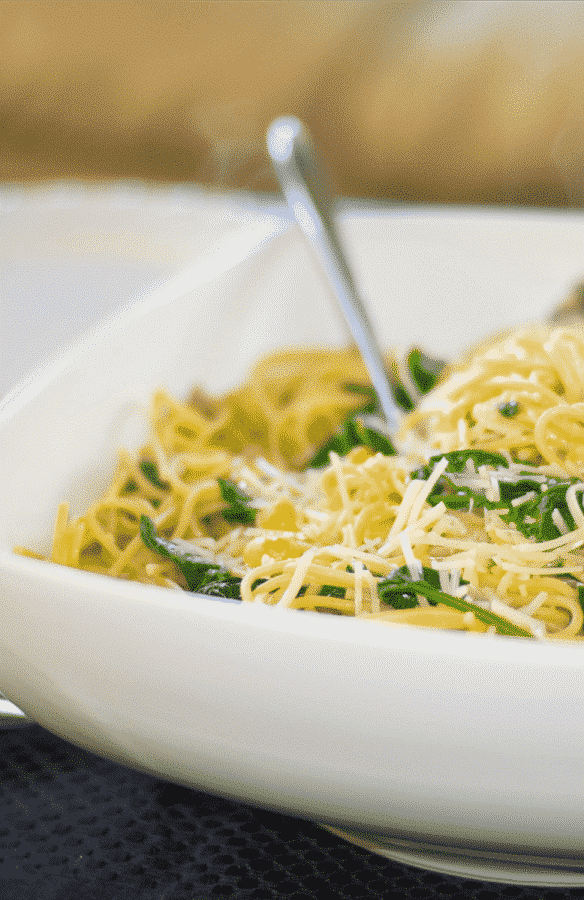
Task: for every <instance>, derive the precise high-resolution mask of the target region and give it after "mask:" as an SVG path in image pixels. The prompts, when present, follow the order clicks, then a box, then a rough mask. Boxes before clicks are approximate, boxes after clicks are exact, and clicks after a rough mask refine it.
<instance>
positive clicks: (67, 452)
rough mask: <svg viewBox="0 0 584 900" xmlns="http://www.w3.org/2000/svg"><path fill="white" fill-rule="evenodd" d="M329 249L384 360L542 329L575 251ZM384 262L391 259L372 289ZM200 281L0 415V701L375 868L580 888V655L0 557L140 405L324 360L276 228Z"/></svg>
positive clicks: (322, 307)
mask: <svg viewBox="0 0 584 900" xmlns="http://www.w3.org/2000/svg"><path fill="white" fill-rule="evenodd" d="M344 229H345V231H346V233H347V236H348V238H349V243H350V247H351V252H352V254H353V256H354V259H355V262H356V268H357V272H358V273H359V271H360V272H361V273H362V275H363V278H364V281H365V282H366V290H367V294H368V299H369V300H370V303H371V306H372V312H373V315H374V318H375V319H376V320H377V322H378V325H379V331H380V334H381V338H382V340H383V341H384V342H385V343H394V344H395V343H396V342H399V343H403V344H411V343H424V344H425V346H426V347H427V349H428V350H429V351H431V352H435V353H444V352H445V351H448V350H450V351H454V350H456V349H457V348H460V349H462V347H463V346H464V345H465V344H466V343H467V342H468V341H470V340H472V339H474V338H477V337H479V336H480V335H481V334H484V333H485V330H487V329H486V327H485V326H486V325H490V328H492V329H495V328H499V327H503V326H506V325H511V324H513V322H514V321H521V320H522V319H523V320H524V319H525V318H527V317H528V316H527V311H528V310H529V312H530V313H532V315H530V316H529V317H530V318H539V317H543V315H544V314H545V313H546V312H547V311H548V309H549V308H551V307H552V306H553V305H554V303H555V302H556V301H557V300H558V299H559V297H560V296H561V295H562V294H563V293H564V292H565V290H566V288H567V286H568V285H569V283H570V282H571V281H572V280H574V278H575V276H576V275H577V274H579V273H578V262H579V256H578V254H579V247H580V246H581V245H582V237H583V235H584V224H583V223H582V222H581V220H580V218H579V217H577V216H559V215H554V214H552V215H549V216H546V215H542V214H537V215H535V214H518V213H508V214H503V213H497V214H495V213H488V212H484V213H469V212H456V211H452V212H443V211H440V210H436V211H433V212H426V213H420V212H415V211H413V212H408V211H407V210H399V211H397V212H391V211H390V212H385V213H384V214H383V215H382V214H381V213H380V212H375V211H364V212H362V213H359V214H354V215H352V216H347V217H346V218H345V221H344ZM505 229H507V232H505ZM260 232H261V233H260ZM511 236H513V239H514V240H513V246H512V248H511V249H510V245H511V241H510V238H511ZM268 238H269V239H268ZM386 247H391V248H392V254H393V253H395V252H396V247H397V248H398V249H399V250H400V251H401V255H399V256H398V258H399V265H396V267H395V272H394V274H393V278H392V283H391V285H390V284H388V278H387V266H386V262H385V259H386V255H387V251H386ZM408 254H409V256H408ZM570 254H571V255H570ZM546 256H547V263H548V265H547V268H546V266H545V265H544V263H545V257H546ZM416 261H417V263H418V264H417V266H416V265H415V264H414V263H415V262H416ZM449 262H450V263H451V265H452V269H451V271H450V273H449V271H448V268H447V266H448V263H449ZM214 266H215V267H214V268H213V267H210V268H208V269H206V270H203V269H201V270H200V271H199V272H198V275H197V276H196V277H195V278H194V281H193V280H191V283H188V284H187V283H186V282H185V281H183V282H181V281H180V279H179V280H175V282H174V283H173V286H172V287H171V288H170V289H169V288H168V287H167V288H162V289H159V290H157V291H155V292H154V293H153V294H151V295H150V296H148V297H145V298H144V299H143V300H142V301H141V302H139V303H134V304H133V305H132V306H130V307H128V308H126V309H124V310H123V311H122V312H121V313H119V314H118V315H117V316H115V317H114V318H112V319H110V320H108V321H107V322H106V323H105V324H103V325H102V326H100V327H99V328H97V329H96V330H94V331H93V332H92V333H91V334H90V335H89V336H87V337H86V338H85V339H83V340H82V341H80V342H79V343H77V344H76V345H74V346H73V347H71V348H69V350H68V351H67V352H66V353H65V354H63V355H62V356H61V357H60V358H58V359H57V360H54V361H53V362H52V363H51V364H50V365H48V366H47V367H45V368H44V369H43V370H41V371H38V372H37V373H35V374H34V375H32V376H31V377H30V378H29V379H28V380H26V381H24V382H21V384H20V385H19V386H18V388H17V389H15V390H14V391H13V392H12V394H11V395H10V396H9V397H8V398H6V400H5V401H4V403H3V405H2V407H1V409H0V441H1V443H0V450H1V454H2V492H3V498H2V504H1V512H0V515H1V540H2V544H1V550H0V603H1V605H2V617H1V622H2V626H1V631H0V685H1V686H2V689H3V691H4V692H5V693H6V695H7V696H8V697H9V698H10V699H11V700H13V701H14V702H15V703H16V704H18V706H20V707H21V708H22V709H23V710H24V711H25V712H26V713H27V714H28V715H30V716H31V717H32V718H33V719H34V720H35V721H37V722H39V723H40V724H41V725H43V726H45V727H46V728H48V729H50V730H51V731H54V732H55V733H57V734H59V735H61V736H63V737H64V738H66V739H68V740H70V741H72V742H74V743H77V744H79V745H81V746H84V747H86V748H88V749H90V750H92V751H94V752H96V753H100V754H103V755H105V756H108V757H111V758H113V759H116V760H118V761H120V762H122V763H125V764H127V765H130V766H133V767H135V768H138V769H141V770H144V771H147V772H151V773H155V774H157V775H160V776H162V777H164V778H168V779H171V780H174V781H177V782H179V783H181V784H185V785H189V786H192V787H194V788H198V789H203V790H208V791H212V792H216V793H218V794H222V795H225V796H229V797H233V798H236V799H240V800H243V801H246V802H251V803H256V804H260V805H265V806H267V807H270V808H272V809H275V810H280V811H283V812H288V813H291V814H295V815H299V816H304V817H307V818H310V819H313V820H316V821H319V822H322V823H324V824H327V825H329V826H330V827H332V828H334V829H336V830H337V831H338V832H340V833H343V834H344V835H346V836H349V837H350V838H351V839H352V840H355V841H357V842H360V843H362V844H363V845H364V846H369V847H372V848H374V849H376V850H377V851H378V852H385V853H387V854H388V855H390V856H392V857H394V858H398V859H402V860H404V861H409V862H411V863H413V864H416V865H423V866H426V867H428V868H433V869H436V870H438V871H446V872H454V873H459V874H466V875H474V876H476V877H482V878H492V879H499V880H503V881H513V880H514V881H519V882H522V883H532V884H550V885H560V884H564V885H575V884H584V837H583V835H584V778H583V777H582V771H583V769H584V715H583V713H584V653H583V651H582V645H581V644H580V645H578V644H571V643H565V644H562V645H561V646H559V645H556V644H553V643H549V644H545V645H541V644H538V643H536V642H532V641H529V640H521V639H515V638H498V637H493V638H484V637H481V636H476V635H469V634H463V633H446V632H437V631H430V630H423V629H415V628H410V627H384V626H379V625H374V624H371V623H369V622H364V621H355V620H351V619H346V618H342V617H334V616H323V615H319V614H317V613H301V612H291V611H286V610H275V609H264V608H261V609H260V608H257V607H251V606H250V607H247V606H245V607H244V606H235V605H229V604H223V603H219V602H216V601H214V600H212V599H209V598H205V597H202V596H197V595H195V594H188V593H182V594H181V593H178V592H174V591H167V590H165V589H163V588H157V587H146V586H143V585H138V584H132V583H128V582H124V581H118V580H114V579H109V578H106V577H102V576H98V575H92V574H91V573H85V572H79V571H75V570H71V569H67V568H64V567H61V566H56V565H52V564H47V563H44V562H42V561H39V560H35V559H29V558H24V557H21V556H18V555H15V554H13V553H12V552H11V548H12V547H13V546H15V545H23V544H24V545H26V546H28V547H30V548H31V549H32V550H37V551H39V552H46V551H47V550H48V548H49V546H50V540H51V531H52V523H53V520H54V516H55V511H56V509H57V506H58V503H59V502H60V500H62V499H64V498H66V499H68V500H69V501H70V502H71V505H72V512H73V513H74V514H77V513H79V512H81V511H82V509H83V508H84V506H86V505H87V504H88V503H89V502H90V501H91V500H92V499H93V498H95V497H96V496H97V495H98V494H99V492H100V490H101V489H102V488H103V487H104V486H105V485H106V483H107V480H108V476H109V474H110V473H111V470H112V467H113V464H114V461H115V453H116V448H118V447H119V446H122V445H125V446H128V445H131V446H138V445H139V444H140V443H141V442H142V441H143V439H144V436H145V430H144V429H145V416H144V409H145V407H146V405H147V401H148V397H149V395H150V393H151V392H152V391H153V390H154V389H155V388H156V387H158V386H161V385H164V386H166V387H167V388H168V389H169V390H170V391H172V392H174V393H176V394H177V395H179V396H184V395H186V393H187V391H188V390H189V388H190V387H191V386H192V385H193V384H196V383H201V384H203V385H204V386H205V387H207V388H209V389H210V390H217V391H220V390H224V389H226V388H228V387H231V386H232V385H234V384H236V383H238V382H239V381H241V380H242V378H243V377H244V375H245V372H246V369H247V368H248V366H249V365H250V363H251V362H252V361H253V360H254V359H255V358H257V357H258V356H260V355H261V354H262V353H264V352H267V351H268V350H270V349H273V348H275V347H277V346H289V345H291V344H298V345H306V344H314V343H325V342H327V343H332V344H339V343H341V342H342V341H343V340H344V335H343V331H342V327H341V325H340V324H339V323H337V321H336V319H335V318H334V312H332V309H333V308H332V306H330V305H329V300H328V298H327V296H326V293H324V291H323V288H322V285H321V283H320V281H319V278H318V275H317V274H316V272H315V271H314V269H313V268H312V264H311V262H310V259H309V258H307V256H306V252H305V250H304V245H303V243H302V241H301V239H300V237H299V235H297V233H296V231H295V230H294V229H286V230H284V231H282V230H281V229H280V233H279V234H277V235H276V236H275V237H274V236H270V235H269V234H268V232H266V230H265V229H264V230H263V231H261V229H260V230H259V231H258V232H257V234H255V236H254V235H248V236H247V238H246V240H244V241H243V242H240V243H238V241H234V242H233V246H231V247H226V249H225V253H224V254H223V256H222V258H221V262H220V265H217V261H215V264H214ZM538 266H539V270H538ZM402 267H403V268H402ZM550 271H551V274H550ZM538 272H539V274H538ZM432 273H434V282H433V284H434V288H433V290H434V293H435V295H436V294H437V295H438V296H439V298H440V300H441V301H442V302H443V307H442V309H441V311H440V316H439V318H438V319H436V320H435V322H434V323H433V322H432V316H433V315H435V310H434V308H433V306H432V303H431V302H430V296H429V286H430V283H431V276H432ZM191 274H192V273H191ZM487 274H489V279H488V283H487V282H486V277H487ZM546 279H547V280H546ZM473 286H474V288H473ZM416 298H418V299H417V300H416V302H417V303H418V308H417V311H416V309H415V308H414V309H412V307H413V306H414V301H415V299H416ZM510 300H511V301H513V305H512V304H511V303H510ZM487 301H489V302H490V305H491V310H490V312H489V315H487V314H486V313H485V303H486V302H487ZM475 307H476V309H475ZM420 309H426V316H425V320H423V321H421V320H420V313H419V310H420ZM462 313H464V315H462ZM486 319H488V322H487V321H485V320H486ZM440 323H442V325H441V327H440ZM396 325H397V327H396ZM408 329H409V330H408ZM396 332H397V334H396ZM424 338H427V340H424Z"/></svg>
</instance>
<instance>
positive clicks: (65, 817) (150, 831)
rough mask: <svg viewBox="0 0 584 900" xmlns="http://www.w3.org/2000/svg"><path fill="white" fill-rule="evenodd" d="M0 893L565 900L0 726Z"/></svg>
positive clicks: (571, 899)
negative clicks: (425, 863)
mask: <svg viewBox="0 0 584 900" xmlns="http://www.w3.org/2000/svg"><path fill="white" fill-rule="evenodd" d="M0 772H1V780H0V784H1V787H0V898H1V900H211V898H215V897H233V898H241V900H283V898H286V900H321V898H325V897H327V896H331V894H332V895H333V896H334V897H338V898H339V900H379V898H392V897H403V898H406V900H408V898H409V900H438V898H440V900H450V898H463V897H464V898H469V900H552V898H553V900H575V898H577V897H578V898H580V897H584V888H581V889H572V890H559V889H558V890H551V889H543V888H522V887H515V886H505V885H498V884H491V883H488V882H480V881H470V880H463V879H458V878H451V877H447V876H442V875H434V874H432V873H426V872H421V871H418V870H416V869H412V868H408V867H406V866H402V865H397V864H395V863H391V862H388V861H387V860H384V859H382V858H380V857H377V856H374V855H372V854H370V853H368V852H367V851H365V850H360V849H358V848H356V847H353V846H351V845H350V844H347V843H345V842H344V841H342V840H339V839H338V838H336V837H335V836H333V835H332V834H330V833H329V832H328V831H326V830H325V829H323V828H320V827H319V826H318V825H315V824H312V823H311V822H305V821H302V820H299V819H294V818H289V817H286V816H281V815H276V814H275V813H271V812H267V811H265V810H259V809H254V808H252V807H249V806H244V805H242V804H240V803H234V802H231V801H229V800H223V799H220V798H217V797H212V796H209V795H207V794H203V793H200V792H197V791H192V790H189V789H187V788H182V787H178V786H177V785H174V784H170V783H168V782H165V781H162V780H159V779H157V778H154V777H152V776H149V775H144V774H142V773H139V772H134V771H133V770H132V769H128V768H126V767H124V766H120V765H117V764H116V763H113V762H109V761H108V760H104V759H101V758H100V757H98V756H95V755H94V754H92V753H88V752H86V751H84V750H79V749H78V748H76V747H74V746H72V745H71V744H68V743H66V742H65V741H63V740H61V739H60V738H57V737H55V736H54V735H52V734H50V733H49V732H47V731H45V730H44V729H42V728H40V727H39V726H36V725H35V726H32V727H30V728H26V729H23V730H4V731H0Z"/></svg>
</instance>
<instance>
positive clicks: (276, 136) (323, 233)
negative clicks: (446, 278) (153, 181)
mask: <svg viewBox="0 0 584 900" xmlns="http://www.w3.org/2000/svg"><path fill="white" fill-rule="evenodd" d="M266 140H267V145H268V152H269V154H270V157H271V159H272V163H273V166H274V171H275V173H276V177H277V178H278V181H279V182H280V186H281V188H282V192H283V193H284V196H285V197H286V200H287V202H288V206H289V207H290V209H291V211H292V212H293V214H294V216H295V218H296V221H297V222H298V224H299V225H300V227H301V229H302V230H303V232H304V234H305V235H306V237H307V238H308V241H309V243H310V245H311V247H312V249H313V251H314V253H315V255H316V258H317V259H318V262H319V263H320V266H321V268H322V271H323V273H324V275H325V277H326V279H327V281H328V283H329V285H330V287H331V289H332V291H333V294H334V296H335V298H336V300H337V302H338V304H339V307H340V309H341V312H342V313H343V316H344V318H345V321H346V323H347V325H348V327H349V330H350V332H351V335H352V336H353V339H354V341H355V343H356V345H357V347H358V349H359V351H360V353H361V356H362V357H363V361H364V363H365V365H366V367H367V370H368V372H369V376H370V378H371V382H372V384H373V387H374V388H375V391H376V393H377V396H378V398H379V403H380V406H381V409H382V410H383V414H384V417H385V420H386V425H387V429H388V431H389V433H390V435H395V433H396V432H397V430H398V428H399V423H400V418H401V415H400V411H399V409H398V407H397V405H396V403H395V400H394V398H393V394H392V391H391V386H390V383H389V379H388V377H387V374H386V371H385V365H384V362H383V357H382V355H381V351H380V349H379V346H378V344H377V340H376V338H375V335H374V332H373V329H372V327H371V324H370V322H369V318H368V315H367V312H366V310H365V307H364V306H363V303H362V302H361V299H360V297H359V295H358V293H357V289H356V287H355V283H354V281H353V276H352V275H351V272H350V269H349V266H348V264H347V261H346V259H345V255H344V252H343V250H342V246H341V241H340V239H339V235H338V232H337V229H336V226H335V223H334V220H333V216H332V207H333V195H332V192H331V191H330V190H329V187H328V184H327V180H326V176H325V174H324V170H323V167H322V165H321V163H320V161H319V159H318V156H317V153H316V150H315V148H314V145H313V143H312V139H311V137H310V135H309V133H308V131H307V129H306V127H305V126H304V125H303V123H302V122H301V121H300V119H297V118H296V117H295V116H283V117H282V118H279V119H276V120H275V121H274V122H272V124H271V125H270V126H269V128H268V131H267V135H266Z"/></svg>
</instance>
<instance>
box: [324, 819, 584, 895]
mask: <svg viewBox="0 0 584 900" xmlns="http://www.w3.org/2000/svg"><path fill="white" fill-rule="evenodd" d="M323 828H327V829H328V830H329V831H331V832H332V833H333V834H336V835H337V836H338V837H340V838H343V839H344V840H346V841H349V842H350V843H351V844H355V845H356V846H357V847H363V849H365V850H369V851H370V852H371V853H377V854H378V855H380V856H385V857H386V858H387V859H390V860H392V861H393V862H398V863H403V864H404V865H407V866H414V867H415V868H417V869H425V870H426V871H428V872H437V873H439V874H441V875H455V876H457V877H459V878H474V879H478V880H480V881H497V882H502V883H503V884H519V885H524V886H529V887H552V888H560V887H569V888H572V887H582V886H584V859H582V858H581V859H569V858H562V857H552V856H550V857H548V856H535V855H531V854H527V853H526V854H516V853H497V852H494V851H487V850H478V849H477V850H475V849H473V848H467V847H454V846H446V845H442V844H429V843H426V842H419V843H418V842H416V841H411V840H401V839H400V838H392V837H387V836H386V835H378V834H369V833H366V832H362V831H350V830H345V829H342V828H333V827H332V826H330V825H323Z"/></svg>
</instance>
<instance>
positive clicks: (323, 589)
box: [17, 327, 584, 640]
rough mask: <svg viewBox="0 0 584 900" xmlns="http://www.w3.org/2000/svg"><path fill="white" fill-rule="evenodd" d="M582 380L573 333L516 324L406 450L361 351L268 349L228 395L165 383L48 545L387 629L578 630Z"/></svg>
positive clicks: (542, 636) (437, 392) (446, 380)
mask: <svg viewBox="0 0 584 900" xmlns="http://www.w3.org/2000/svg"><path fill="white" fill-rule="evenodd" d="M422 359H423V358H422V357H421V356H420V355H419V354H418V355H417V356H415V355H414V356H413V357H412V358H411V359H410V363H411V367H410V368H411V369H412V371H411V372H410V374H413V375H414V376H416V380H417V382H418V384H419V386H420V387H421V388H422V389H425V388H428V387H430V386H431V384H433V381H434V380H435V379H434V373H433V372H431V371H428V369H427V368H424V366H423V365H421V361H422ZM406 380H407V379H406ZM582 383H584V339H583V337H582V335H581V334H580V333H579V332H578V331H577V330H572V329H567V328H556V329H549V328H544V327H541V328H530V329H524V330H520V331H517V332H515V333H511V334H508V335H504V336H502V337H499V338H498V339H496V340H494V341H492V342H490V343H488V344H486V345H484V346H482V347H479V348H478V349H475V350H474V351H472V352H471V353H470V354H469V355H468V356H467V357H466V358H465V359H463V360H462V361H461V362H460V363H459V364H458V365H456V366H453V367H451V368H450V370H449V371H448V372H447V373H445V375H443V376H442V378H441V380H440V382H439V383H438V385H437V386H436V387H434V388H433V390H432V391H431V392H430V393H429V394H428V395H427V397H426V398H425V400H424V402H423V403H422V404H421V405H420V407H419V408H418V409H416V410H414V411H412V412H410V413H408V414H407V415H406V416H405V418H404V421H403V425H402V428H401V431H400V435H399V440H398V445H399V447H400V452H399V453H396V452H395V451H394V448H393V447H392V445H391V444H390V443H389V442H388V441H387V440H386V439H385V438H384V437H383V436H381V435H380V434H379V433H378V432H376V431H375V430H373V429H371V428H367V427H365V425H364V424H363V422H362V421H361V420H360V419H359V416H358V414H359V412H366V411H371V409H372V407H373V406H374V402H375V398H374V396H373V393H372V390H371V387H370V386H369V384H368V380H367V375H366V372H365V370H364V367H363V364H362V362H361V360H360V358H359V356H358V355H357V354H356V352H354V351H351V350H346V351H324V350H319V349H315V350H291V351H286V352H279V353H276V354H272V355H271V356H269V357H266V358H265V359H264V360H262V361H261V362H260V363H259V364H258V365H257V366H256V367H255V368H254V369H253V371H252V372H251V374H250V376H249V378H248V381H247V382H246V383H245V384H244V385H243V386H242V387H241V388H240V389H239V390H236V391H233V392H231V393H229V394H226V395H224V396H223V397H220V398H215V397H209V396H207V395H206V394H205V393H204V392H202V391H200V390H195V391H194V392H193V394H192V395H191V396H190V397H189V398H188V399H187V400H186V401H184V402H181V401H178V400H177V399H175V398H173V397H171V396H170V395H169V394H168V393H167V392H165V391H163V390H159V391H158V392H157V393H156V394H155V396H154V399H153V403H152V411H151V434H150V438H149V441H148V443H147V444H146V445H144V446H143V447H142V448H141V449H140V450H139V451H138V452H136V453H131V452H130V451H128V450H125V449H122V450H121V451H120V454H119V464H118V468H117V470H116V472H115V474H114V476H113V479H112V481H111V484H110V486H109V487H108V489H107V490H106V492H105V494H103V496H102V497H101V498H100V499H99V500H98V501H96V502H95V503H94V504H93V505H92V506H91V507H90V508H89V509H87V511H86V512H85V513H84V514H83V515H82V516H80V517H78V518H76V519H74V520H73V521H69V514H68V506H67V504H66V503H63V504H62V505H61V507H60V508H59V512H58V515H57V521H56V525H55V534H54V540H53V549H52V554H51V556H50V559H51V561H52V562H54V563H59V564H62V565H67V566H72V567H75V568H81V569H86V570H89V571H93V572H99V573H102V574H104V575H107V576H115V577H119V578H125V579H131V580H137V581H141V582H144V583H147V584H156V585H161V586H165V587H168V588H172V589H175V590H189V591H194V592H196V593H201V594H204V595H207V596H211V597H217V598H218V599H224V600H233V601H237V600H241V601H243V602H244V603H258V604H263V605H266V606H275V607H278V608H287V609H301V610H305V611H306V610H307V611H316V612H324V613H335V614H340V615H346V616H356V617H358V618H365V619H372V620H375V621H377V622H379V623H382V624H385V625H399V624H409V625H419V626H423V627H434V628H437V629H455V630H462V631H471V632H481V633H484V634H492V633H497V634H503V635H515V636H522V637H532V638H536V639H539V640H549V639H552V640H557V639H569V640H574V639H576V640H581V639H582V637H583V635H582V626H583V620H584V615H583V600H584V553H583V552H582V545H583V544H584V506H583V504H582V494H583V492H584V482H583V481H582V480H581V478H582V476H583V475H584V403H582V402H581V399H582V389H581V385H582ZM400 390H401V392H402V399H403V400H404V402H405V403H406V404H407V403H408V398H407V396H405V395H404V390H403V386H402V387H401V388H400ZM343 423H344V426H343V427H342V429H341V430H340V431H338V432H337V431H336V429H337V428H338V426H339V425H343ZM17 550H18V552H21V553H25V554H30V555H35V554H32V553H31V551H29V550H26V549H24V548H17Z"/></svg>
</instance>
